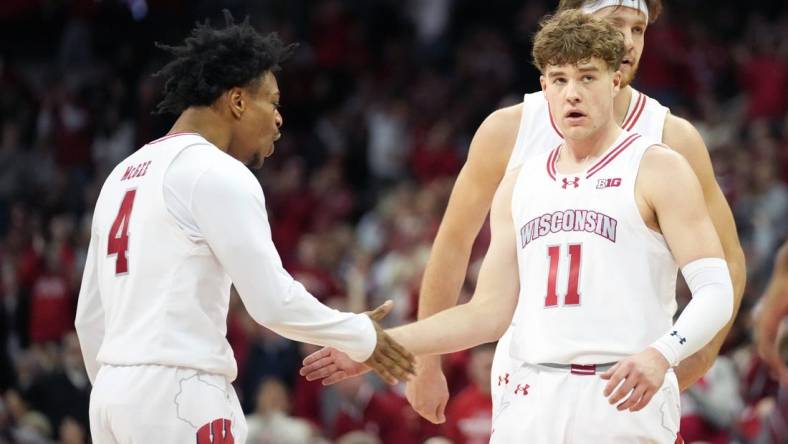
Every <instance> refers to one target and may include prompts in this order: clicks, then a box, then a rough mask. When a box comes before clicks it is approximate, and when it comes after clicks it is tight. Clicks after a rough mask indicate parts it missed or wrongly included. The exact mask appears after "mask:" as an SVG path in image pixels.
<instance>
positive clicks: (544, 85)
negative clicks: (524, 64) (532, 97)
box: [539, 74, 547, 91]
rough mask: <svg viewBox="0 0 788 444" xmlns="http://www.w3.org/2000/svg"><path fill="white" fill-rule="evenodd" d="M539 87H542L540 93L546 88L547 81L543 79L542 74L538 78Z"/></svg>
mask: <svg viewBox="0 0 788 444" xmlns="http://www.w3.org/2000/svg"><path fill="white" fill-rule="evenodd" d="M539 85H541V86H542V91H544V90H545V88H546V87H547V79H545V78H544V74H543V75H541V76H539Z"/></svg>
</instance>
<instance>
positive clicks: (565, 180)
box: [561, 177, 580, 189]
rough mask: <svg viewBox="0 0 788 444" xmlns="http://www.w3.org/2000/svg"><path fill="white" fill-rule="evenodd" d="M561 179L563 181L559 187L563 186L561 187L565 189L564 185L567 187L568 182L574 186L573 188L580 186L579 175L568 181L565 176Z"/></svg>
mask: <svg viewBox="0 0 788 444" xmlns="http://www.w3.org/2000/svg"><path fill="white" fill-rule="evenodd" d="M561 180H562V181H563V182H564V184H563V185H561V188H563V189H566V187H568V186H569V184H572V185H574V187H575V188H577V187H579V186H580V178H579V177H575V178H574V179H573V180H571V181H570V180H569V179H567V178H566V177H564V178H563V179H561Z"/></svg>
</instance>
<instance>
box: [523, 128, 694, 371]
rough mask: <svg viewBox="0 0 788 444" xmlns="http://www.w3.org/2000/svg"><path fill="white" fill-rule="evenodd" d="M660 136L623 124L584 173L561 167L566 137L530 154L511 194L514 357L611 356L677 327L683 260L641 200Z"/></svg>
mask: <svg viewBox="0 0 788 444" xmlns="http://www.w3.org/2000/svg"><path fill="white" fill-rule="evenodd" d="M654 143H655V142H653V141H651V140H649V139H648V138H646V137H643V136H641V135H640V134H637V133H632V132H629V131H622V132H621V135H620V136H619V137H618V138H617V140H616V141H615V143H613V144H612V145H611V147H609V148H608V149H607V151H606V152H605V153H604V154H603V155H602V156H600V158H599V160H598V161H597V162H596V163H595V164H594V165H593V166H591V167H590V168H588V169H587V170H586V171H585V172H583V173H577V174H569V175H563V174H560V173H558V172H557V171H556V168H555V162H556V159H557V157H558V153H559V150H560V146H561V143H560V141H559V142H558V143H556V144H555V145H553V147H552V148H553V149H552V150H550V151H548V152H544V153H542V154H539V155H535V156H532V157H530V158H529V159H528V161H527V162H524V163H523V166H522V168H521V170H520V172H519V175H518V178H517V181H516V183H515V187H514V190H513V196H512V217H513V221H514V225H515V230H516V236H517V242H518V245H517V259H518V266H519V272H520V295H519V301H518V307H517V311H516V314H515V316H516V319H515V321H514V322H513V328H514V336H513V338H512V345H511V350H510V351H511V355H512V357H513V358H515V359H519V360H522V361H526V362H529V363H533V364H538V363H559V364H572V363H574V364H599V363H606V362H612V361H617V360H619V359H621V358H623V357H625V356H628V355H631V354H633V353H637V352H640V351H642V350H643V349H644V348H645V347H647V346H648V345H649V344H651V343H652V342H653V341H655V340H656V339H657V338H659V337H660V336H662V335H663V334H665V332H667V331H668V329H669V328H670V327H671V325H672V320H673V314H674V313H675V311H676V300H675V285H676V274H677V271H678V270H677V265H676V263H675V261H674V259H673V257H672V255H671V253H670V250H669V249H668V246H667V244H666V243H665V240H664V238H663V237H662V235H660V234H659V233H657V232H655V231H653V230H651V229H649V228H648V227H647V226H646V224H645V222H643V219H642V217H641V215H640V212H639V211H638V207H637V204H636V201H635V179H636V178H637V173H638V168H639V165H640V161H641V158H642V156H643V153H644V152H645V150H646V149H647V148H648V147H650V146H651V145H653V144H654Z"/></svg>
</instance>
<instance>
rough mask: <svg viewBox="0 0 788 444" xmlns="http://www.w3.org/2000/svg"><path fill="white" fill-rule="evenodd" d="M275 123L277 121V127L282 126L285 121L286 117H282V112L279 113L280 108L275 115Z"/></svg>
mask: <svg viewBox="0 0 788 444" xmlns="http://www.w3.org/2000/svg"><path fill="white" fill-rule="evenodd" d="M274 123H276V127H277V128H281V127H282V125H283V124H284V123H285V122H284V118H282V114H280V113H279V110H277V111H276V114H275V115H274Z"/></svg>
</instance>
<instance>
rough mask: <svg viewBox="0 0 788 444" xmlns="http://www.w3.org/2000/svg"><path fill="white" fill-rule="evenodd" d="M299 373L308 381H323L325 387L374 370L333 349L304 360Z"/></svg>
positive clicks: (324, 349) (323, 349) (317, 352)
mask: <svg viewBox="0 0 788 444" xmlns="http://www.w3.org/2000/svg"><path fill="white" fill-rule="evenodd" d="M302 364H303V367H301V370H300V371H299V373H300V374H301V376H303V377H305V378H306V380H307V381H316V380H318V379H321V380H322V381H321V383H322V384H323V385H331V384H336V383H337V382H339V381H344V380H345V379H348V378H352V377H354V376H359V375H363V374H364V373H367V372H368V371H370V370H372V369H371V368H369V367H367V366H366V365H364V364H363V363H361V362H356V361H354V360H352V359H350V357H348V355H346V354H345V353H342V352H341V351H339V350H337V349H334V348H331V347H325V348H322V349H320V350H318V351H316V352H314V353H312V354H311V355H309V356H307V357H306V358H304V362H303V363H302Z"/></svg>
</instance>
